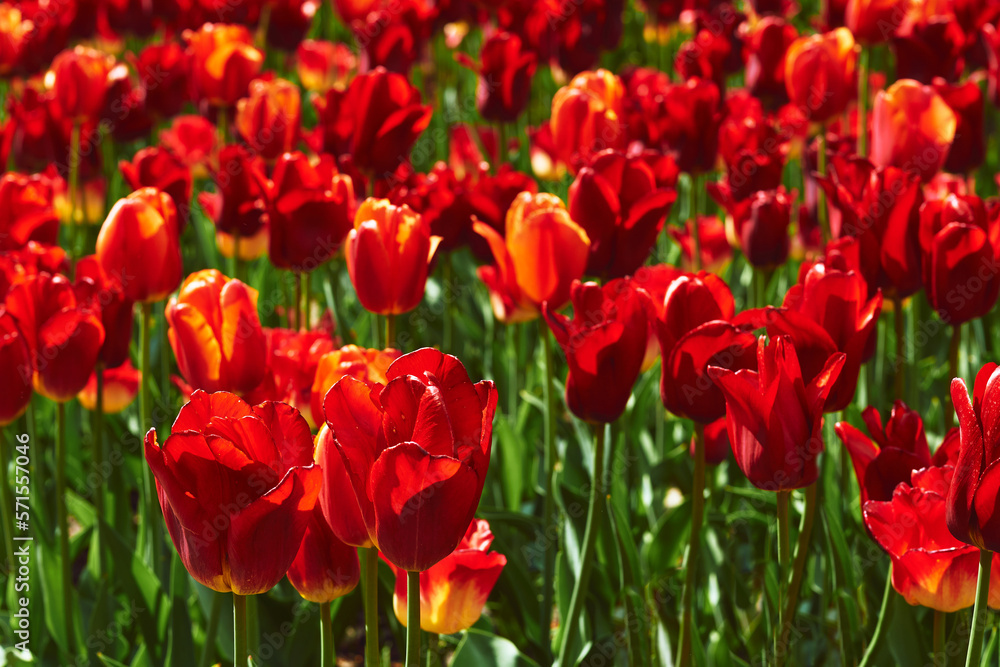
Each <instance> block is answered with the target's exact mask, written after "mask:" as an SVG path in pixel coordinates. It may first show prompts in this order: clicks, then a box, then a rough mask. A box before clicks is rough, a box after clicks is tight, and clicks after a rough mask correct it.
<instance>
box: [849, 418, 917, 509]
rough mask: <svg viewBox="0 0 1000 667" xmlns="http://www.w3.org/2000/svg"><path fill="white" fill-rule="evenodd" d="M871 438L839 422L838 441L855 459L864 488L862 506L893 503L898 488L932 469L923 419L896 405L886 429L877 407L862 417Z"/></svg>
mask: <svg viewBox="0 0 1000 667" xmlns="http://www.w3.org/2000/svg"><path fill="white" fill-rule="evenodd" d="M861 416H862V418H863V419H864V420H865V425H866V426H867V427H868V433H869V434H870V435H871V438H868V437H866V436H865V435H864V434H863V433H862V432H861V431H859V430H858V429H856V428H855V427H853V426H851V425H850V424H848V423H846V422H837V426H836V431H837V437H839V438H840V441H841V442H842V443H844V447H846V448H847V451H848V452H849V453H850V455H851V461H852V463H853V464H854V474H855V475H856V476H857V478H858V486H859V487H861V506H862V508H863V507H865V504H866V503H867V502H868V501H869V500H875V501H889V500H892V494H893V491H894V490H895V489H896V486H897V485H898V484H900V483H903V482H909V480H910V474H911V473H912V472H913V471H915V470H920V469H921V468H926V467H927V466H929V465H931V450H930V449H929V448H928V447H927V436H926V435H924V423H923V420H921V419H920V415H919V414H917V413H916V412H915V411H913V410H911V409H910V408H908V407H906V404H905V403H903V402H902V401H896V403H895V404H894V405H893V408H892V413H891V415H890V417H889V421H888V422H887V423H886V425H885V426H884V427H883V426H882V418H881V417H880V416H879V414H878V410H876V409H875V408H873V407H867V408H865V410H864V412H862V413H861Z"/></svg>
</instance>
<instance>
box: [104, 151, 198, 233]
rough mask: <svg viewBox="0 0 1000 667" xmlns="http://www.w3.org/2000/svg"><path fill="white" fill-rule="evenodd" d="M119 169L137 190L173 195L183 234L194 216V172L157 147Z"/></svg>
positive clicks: (131, 186) (171, 196)
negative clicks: (192, 205)
mask: <svg viewBox="0 0 1000 667" xmlns="http://www.w3.org/2000/svg"><path fill="white" fill-rule="evenodd" d="M118 168H119V169H120V170H121V172H122V176H124V177H125V182H126V183H128V186H129V187H130V188H132V189H133V190H139V189H141V188H156V189H158V190H160V191H162V192H165V193H167V194H168V195H170V198H171V199H172V200H173V202H174V206H175V207H176V209H177V215H178V226H179V233H183V231H184V228H185V227H187V223H188V219H189V217H190V214H191V190H192V185H191V169H190V168H189V167H188V166H187V165H185V164H184V163H183V162H181V161H180V159H179V158H177V157H176V156H174V154H173V153H171V152H170V151H168V150H164V149H162V148H159V147H157V146H149V147H146V148H141V149H139V151H138V152H137V153H136V154H135V156H134V157H133V158H132V161H131V162H128V161H125V160H122V161H121V162H119V163H118Z"/></svg>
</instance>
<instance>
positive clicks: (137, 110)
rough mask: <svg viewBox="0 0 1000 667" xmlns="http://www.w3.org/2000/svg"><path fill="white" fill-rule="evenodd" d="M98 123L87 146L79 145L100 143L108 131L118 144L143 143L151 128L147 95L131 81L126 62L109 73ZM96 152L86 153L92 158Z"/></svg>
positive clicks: (151, 118) (151, 119) (137, 84)
mask: <svg viewBox="0 0 1000 667" xmlns="http://www.w3.org/2000/svg"><path fill="white" fill-rule="evenodd" d="M98 123H99V125H98V127H97V129H96V130H95V135H94V138H93V139H89V140H88V141H89V142H90V143H84V144H82V145H83V146H88V145H94V144H95V143H96V142H99V141H100V136H101V134H100V133H101V132H106V131H107V130H108V129H110V134H111V138H112V139H114V140H115V141H117V142H121V143H127V142H130V141H136V140H138V139H142V140H144V141H145V140H146V139H147V138H148V137H149V133H150V132H151V131H152V129H153V117H152V116H150V114H149V108H148V107H147V106H146V92H145V91H144V90H143V89H142V87H141V86H140V85H139V82H138V81H135V80H133V78H132V75H131V73H130V71H129V68H128V66H127V65H126V64H125V63H119V64H118V65H116V66H115V67H114V69H112V70H111V73H110V74H108V92H107V95H106V96H105V102H104V109H103V110H102V112H101V116H100V119H99V121H98ZM99 152H100V151H97V150H90V151H87V153H92V154H94V156H95V158H96V157H97V154H98V153H99ZM87 153H85V155H86V154H87ZM98 166H100V165H99V163H98Z"/></svg>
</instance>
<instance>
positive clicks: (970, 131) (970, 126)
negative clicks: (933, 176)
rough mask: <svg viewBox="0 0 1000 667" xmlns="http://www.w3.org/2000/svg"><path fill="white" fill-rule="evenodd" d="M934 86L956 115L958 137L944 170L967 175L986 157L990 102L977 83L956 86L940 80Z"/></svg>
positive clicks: (956, 136)
mask: <svg viewBox="0 0 1000 667" xmlns="http://www.w3.org/2000/svg"><path fill="white" fill-rule="evenodd" d="M933 87H934V90H935V91H936V92H937V93H938V95H940V96H941V99H943V100H944V102H945V104H947V105H948V107H949V108H950V109H951V110H952V112H953V113H954V114H955V138H954V139H953V140H952V142H951V148H949V149H948V159H947V160H945V163H944V170H945V171H948V172H951V173H953V174H967V173H969V172H970V171H972V170H974V169H977V168H978V167H979V165H981V164H982V163H983V158H984V157H985V155H986V141H985V136H984V134H983V115H984V113H985V106H986V101H985V99H984V98H983V91H982V90H980V88H979V84H978V83H976V82H975V81H966V82H965V83H962V84H958V85H952V84H949V83H945V82H944V81H941V80H940V79H938V80H935V82H934V86H933Z"/></svg>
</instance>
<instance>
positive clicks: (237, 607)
mask: <svg viewBox="0 0 1000 667" xmlns="http://www.w3.org/2000/svg"><path fill="white" fill-rule="evenodd" d="M249 655H250V652H249V651H248V650H247V599H246V596H243V595H237V594H236V593H233V660H234V662H233V666H234V667H247V665H248V664H249V662H248V661H247V657H248V656H249Z"/></svg>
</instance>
